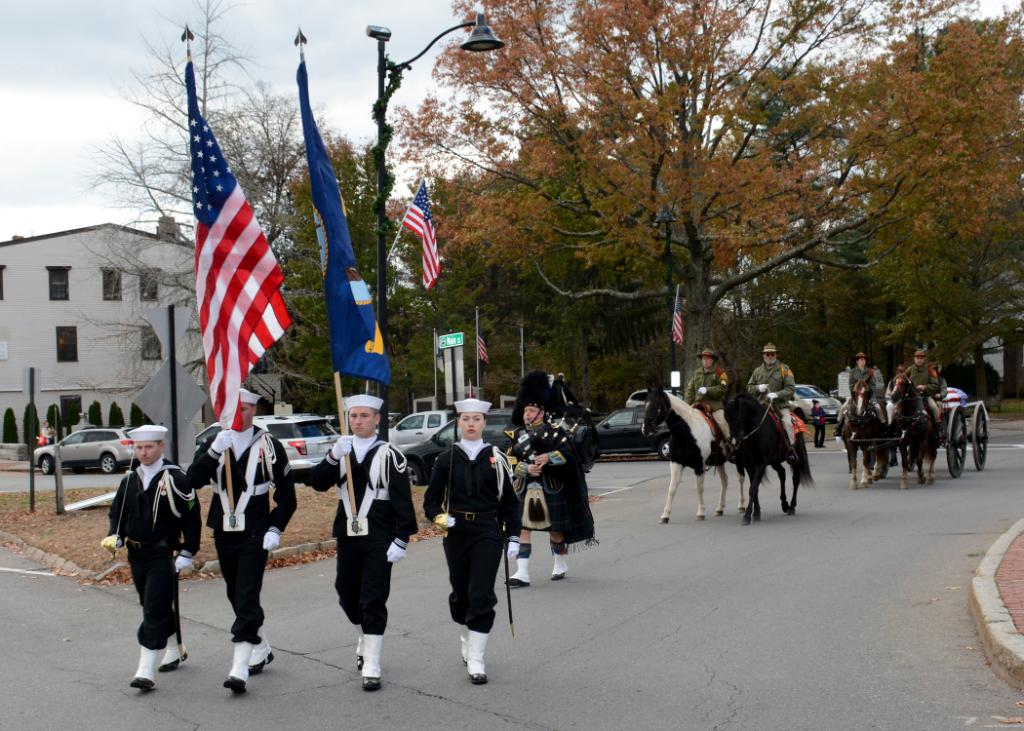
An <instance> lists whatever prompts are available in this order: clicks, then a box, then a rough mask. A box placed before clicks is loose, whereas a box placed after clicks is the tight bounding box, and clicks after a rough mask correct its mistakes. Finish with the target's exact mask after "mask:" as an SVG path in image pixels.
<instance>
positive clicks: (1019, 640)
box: [970, 519, 1024, 687]
mask: <svg viewBox="0 0 1024 731" xmlns="http://www.w3.org/2000/svg"><path fill="white" fill-rule="evenodd" d="M970 602H971V614H972V615H973V616H974V621H975V623H976V624H977V625H978V632H979V633H980V635H981V640H982V644H983V645H984V647H985V654H986V656H987V657H988V659H989V661H990V662H991V664H992V668H993V670H995V671H996V674H997V675H1000V676H1002V677H1003V678H1004V679H1005V680H1007V681H1009V682H1010V683H1011V684H1013V685H1015V686H1017V687H1024V634H1022V632H1024V519H1021V520H1019V521H1017V523H1015V524H1014V525H1013V527H1012V528H1010V530H1008V531H1007V532H1006V533H1004V534H1003V535H1002V536H1000V537H999V539H998V540H996V542H995V543H993V544H992V547H991V548H989V550H988V553H986V554H985V558H984V559H982V561H981V564H980V565H979V566H978V569H977V572H976V575H975V577H974V578H973V579H972V580H971V598H970Z"/></svg>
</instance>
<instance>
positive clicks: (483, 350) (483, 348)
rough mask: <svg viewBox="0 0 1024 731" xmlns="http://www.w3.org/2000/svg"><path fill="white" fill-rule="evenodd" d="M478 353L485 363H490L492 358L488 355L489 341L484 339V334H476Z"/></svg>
mask: <svg viewBox="0 0 1024 731" xmlns="http://www.w3.org/2000/svg"><path fill="white" fill-rule="evenodd" d="M476 354H477V357H478V358H479V359H480V360H481V361H482V362H484V363H490V362H491V359H490V358H488V357H487V341H486V340H484V336H483V335H477V336H476Z"/></svg>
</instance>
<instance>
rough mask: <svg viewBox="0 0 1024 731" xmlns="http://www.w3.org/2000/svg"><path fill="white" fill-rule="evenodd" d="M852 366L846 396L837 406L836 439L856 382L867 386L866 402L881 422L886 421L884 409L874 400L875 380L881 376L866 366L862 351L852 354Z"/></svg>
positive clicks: (865, 356) (851, 400)
mask: <svg viewBox="0 0 1024 731" xmlns="http://www.w3.org/2000/svg"><path fill="white" fill-rule="evenodd" d="M853 362H854V366H853V368H851V369H850V380H849V382H848V384H847V388H848V393H847V396H848V398H847V399H846V401H844V402H843V405H842V406H841V407H840V408H839V417H838V418H837V419H836V439H840V438H841V437H840V435H841V434H842V433H843V424H844V422H845V420H846V414H847V412H848V411H849V410H850V404H851V403H852V402H853V397H854V392H853V391H854V388H855V387H856V386H857V382H858V381H861V382H863V383H864V384H865V385H866V386H867V387H868V388H867V396H868V402H869V403H870V406H871V408H873V409H874V410H875V412H876V413H877V414H878V418H879V419H880V420H881V422H882V423H883V424H886V423H888V419H887V418H886V413H885V409H883V408H882V405H881V404H879V403H878V402H877V401H876V400H875V382H876V381H878V380H880V378H881V376H880V375H879V373H878V370H877V369H875V368H869V367H868V356H867V354H866V353H864V351H861V352H859V353H857V355H855V356H853Z"/></svg>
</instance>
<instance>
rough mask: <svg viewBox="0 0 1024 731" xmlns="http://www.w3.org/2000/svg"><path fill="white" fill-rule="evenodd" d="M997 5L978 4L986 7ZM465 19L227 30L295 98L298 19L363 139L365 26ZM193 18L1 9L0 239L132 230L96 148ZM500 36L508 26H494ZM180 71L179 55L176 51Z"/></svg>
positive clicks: (313, 59) (331, 5)
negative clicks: (124, 93)
mask: <svg viewBox="0 0 1024 731" xmlns="http://www.w3.org/2000/svg"><path fill="white" fill-rule="evenodd" d="M1003 4H1004V3H1003V1H1002V0H982V2H981V6H982V9H983V11H985V12H987V13H994V12H998V11H999V9H1000V8H1001V7H1002V6H1003ZM459 20H462V19H461V18H455V17H454V16H453V15H452V12H451V8H450V5H449V3H448V0H342V1H341V2H339V1H338V0H333V1H332V0H301V2H297V1H295V0H290V1H283V0H277V1H276V2H275V1H274V0H247V1H240V2H238V3H237V4H236V6H235V8H234V9H233V10H232V11H230V12H229V14H228V17H227V23H226V24H225V25H224V26H223V30H224V32H225V33H226V35H228V36H229V38H230V40H231V41H232V42H233V43H234V44H235V45H236V46H238V47H239V48H240V50H242V51H244V52H247V53H248V54H250V55H251V56H253V57H254V58H255V60H256V63H257V66H256V67H255V68H253V75H254V76H255V77H256V78H258V79H260V80H263V81H266V82H268V83H269V84H270V85H271V86H272V87H273V88H274V89H275V90H276V91H278V92H281V93H291V94H295V93H296V87H295V68H296V65H297V63H298V58H297V53H296V51H295V48H294V46H293V45H292V38H293V37H294V36H295V29H296V27H297V26H299V25H301V26H302V28H303V32H304V33H305V34H306V36H307V37H308V38H309V45H308V46H307V50H306V62H307V66H308V68H309V73H310V87H311V95H312V97H313V100H314V105H315V106H316V107H317V108H318V109H322V110H323V112H324V114H325V116H326V118H327V120H328V123H329V124H330V125H331V127H332V128H333V129H336V130H338V131H340V132H343V133H345V134H347V135H348V136H350V137H352V138H354V139H357V140H366V139H369V138H371V137H372V136H373V135H374V126H373V121H372V119H371V118H370V107H371V104H372V102H373V99H374V97H375V96H376V84H377V82H376V45H375V43H374V42H373V41H372V40H371V39H369V38H367V37H366V35H365V27H366V26H367V25H368V24H375V25H384V26H387V27H389V28H391V30H392V31H393V34H394V35H393V37H392V40H391V43H390V44H389V45H390V49H389V50H390V53H391V55H392V57H394V58H395V59H396V60H405V59H406V58H409V57H411V56H413V55H415V54H416V53H418V52H419V51H420V50H421V49H422V47H423V46H424V45H426V43H428V42H429V41H430V39H431V38H433V36H434V35H436V34H437V33H438V32H440V31H441V30H444V29H445V28H447V27H449V26H451V25H454V24H455V23H456V22H458V21H459ZM185 22H190V23H192V24H193V25H196V24H198V22H199V13H198V12H197V11H196V10H195V7H194V3H193V2H192V0H130V1H129V0H119V1H118V0H89V2H82V1H81V0H35V1H34V2H28V3H6V4H5V8H4V18H3V23H0V69H3V72H2V73H3V76H2V78H0V109H3V117H2V120H3V121H2V125H3V132H4V134H2V135H0V161H2V163H3V164H2V169H3V173H4V174H3V175H2V176H0V241H4V240H7V239H9V238H10V237H11V236H13V235H15V234H20V235H23V236H31V235H39V234H44V233H50V232H53V231H61V230H65V229H69V228H76V227H80V226H90V225H94V224H97V223H104V222H113V223H128V222H130V221H132V220H133V219H134V218H135V212H133V211H125V210H120V209H118V208H117V203H116V198H115V197H114V191H109V190H99V191H94V190H90V189H89V184H88V180H89V173H90V169H91V166H92V165H93V157H92V156H91V148H92V146H94V145H98V144H101V143H102V142H104V141H105V140H106V139H108V138H109V137H110V135H111V134H118V135H120V136H122V137H125V138H129V139H130V138H131V137H132V134H133V130H134V129H135V128H136V127H137V124H138V120H139V119H140V118H139V116H138V114H137V113H136V112H135V110H133V109H132V108H131V107H130V106H129V105H127V104H126V103H125V102H124V101H122V100H121V99H120V97H119V96H118V89H119V88H120V87H123V86H125V85H126V84H128V83H129V81H130V78H131V77H130V70H132V69H133V68H134V69H139V68H144V67H145V61H146V58H145V45H144V40H143V39H152V40H159V39H168V40H171V39H176V37H177V36H178V35H180V33H181V25H182V24H183V23H185ZM495 31H496V32H497V34H498V35H499V36H500V35H501V29H500V28H495ZM433 56H434V54H428V56H426V57H424V58H423V59H421V60H420V61H419V62H418V63H417V64H416V67H415V68H414V70H413V71H412V72H409V73H407V75H406V77H405V79H404V83H403V84H402V87H401V89H400V90H399V91H398V93H397V94H396V95H395V98H394V99H393V101H392V107H394V106H397V105H415V104H416V103H417V102H418V101H419V100H420V99H421V98H422V97H423V95H424V93H425V90H426V89H427V88H428V87H429V85H430V83H431V76H430V71H431V69H432V68H433ZM182 63H184V48H182Z"/></svg>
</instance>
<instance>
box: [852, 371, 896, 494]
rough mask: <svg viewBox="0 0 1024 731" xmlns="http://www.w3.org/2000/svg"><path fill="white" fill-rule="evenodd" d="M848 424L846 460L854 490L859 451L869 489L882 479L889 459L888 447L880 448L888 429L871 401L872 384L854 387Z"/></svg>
mask: <svg viewBox="0 0 1024 731" xmlns="http://www.w3.org/2000/svg"><path fill="white" fill-rule="evenodd" d="M845 422H846V423H845V424H844V425H843V443H844V444H845V445H846V458H847V460H848V462H849V467H850V489H851V490H856V489H857V450H858V449H859V450H860V452H861V455H862V458H863V470H862V473H861V480H860V486H861V487H862V488H866V487H868V486H869V485H870V484H871V483H872V482H876V481H878V480H880V479H881V478H882V469H883V467H884V465H885V464H886V463H887V462H888V459H889V449H888V447H879V446H876V445H877V444H878V443H879V442H878V441H877V440H880V439H882V438H884V436H885V433H886V431H887V429H886V425H885V424H884V423H883V422H882V418H881V417H880V416H879V414H878V411H877V409H876V407H875V402H874V401H872V400H871V384H870V383H868V382H867V381H857V382H856V383H855V384H854V386H853V396H851V397H850V406H849V408H848V409H847V410H846V419H845ZM872 457H873V458H874V459H872ZM872 462H874V469H872Z"/></svg>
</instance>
